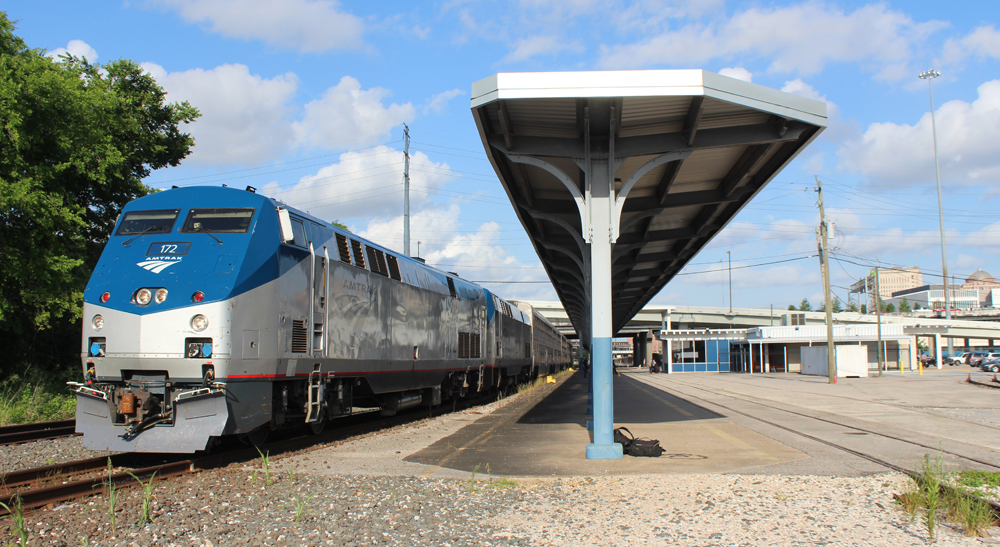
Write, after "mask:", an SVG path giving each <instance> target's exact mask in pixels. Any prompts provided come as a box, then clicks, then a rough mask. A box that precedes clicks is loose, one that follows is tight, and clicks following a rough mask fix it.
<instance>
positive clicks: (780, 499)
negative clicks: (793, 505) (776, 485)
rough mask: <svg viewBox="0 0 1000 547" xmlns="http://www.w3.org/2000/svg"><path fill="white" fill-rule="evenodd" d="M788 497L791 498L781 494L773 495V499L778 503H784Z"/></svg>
mask: <svg viewBox="0 0 1000 547" xmlns="http://www.w3.org/2000/svg"><path fill="white" fill-rule="evenodd" d="M790 497H791V496H789V495H788V494H782V493H781V492H775V493H774V499H776V500H778V501H786V500H788V498H790Z"/></svg>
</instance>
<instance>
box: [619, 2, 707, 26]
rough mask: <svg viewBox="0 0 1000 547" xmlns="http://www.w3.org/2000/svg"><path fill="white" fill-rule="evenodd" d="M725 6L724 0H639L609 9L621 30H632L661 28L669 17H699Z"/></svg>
mask: <svg viewBox="0 0 1000 547" xmlns="http://www.w3.org/2000/svg"><path fill="white" fill-rule="evenodd" d="M602 5H606V4H602ZM724 8H725V1H724V0H638V1H634V2H629V3H627V4H626V5H622V6H620V7H619V6H616V7H615V8H614V9H610V10H608V11H610V12H611V13H612V15H611V17H612V18H613V20H614V22H615V25H616V26H617V27H618V29H619V30H622V31H631V30H648V29H657V30H659V29H662V25H663V24H664V22H665V21H667V20H668V19H679V18H683V17H691V18H698V17H701V16H704V15H706V14H709V13H712V12H717V11H720V10H722V9H724Z"/></svg>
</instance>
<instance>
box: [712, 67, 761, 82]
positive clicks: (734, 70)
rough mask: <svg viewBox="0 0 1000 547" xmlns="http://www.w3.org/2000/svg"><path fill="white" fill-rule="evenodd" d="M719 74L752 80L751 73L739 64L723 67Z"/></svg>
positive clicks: (747, 80)
mask: <svg viewBox="0 0 1000 547" xmlns="http://www.w3.org/2000/svg"><path fill="white" fill-rule="evenodd" d="M719 74H721V75H722V76H728V77H730V78H736V79H737V80H743V81H744V82H753V73H752V72H750V71H749V70H747V69H745V68H743V67H741V66H736V67H731V68H724V69H722V70H720V71H719Z"/></svg>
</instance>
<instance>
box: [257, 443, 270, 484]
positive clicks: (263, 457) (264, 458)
mask: <svg viewBox="0 0 1000 547" xmlns="http://www.w3.org/2000/svg"><path fill="white" fill-rule="evenodd" d="M254 448H257V447H254ZM257 453H258V454H260V461H261V463H263V464H264V486H271V451H270V450H268V451H267V452H261V451H260V449H259V448H257Z"/></svg>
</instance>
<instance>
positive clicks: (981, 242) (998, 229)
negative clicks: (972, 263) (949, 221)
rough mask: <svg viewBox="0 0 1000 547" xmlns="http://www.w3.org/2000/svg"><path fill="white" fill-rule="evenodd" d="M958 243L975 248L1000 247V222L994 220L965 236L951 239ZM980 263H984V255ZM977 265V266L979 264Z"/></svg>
mask: <svg viewBox="0 0 1000 547" xmlns="http://www.w3.org/2000/svg"><path fill="white" fill-rule="evenodd" d="M950 241H952V242H954V244H956V245H961V246H967V247H972V248H974V249H983V248H992V249H994V250H995V249H996V248H997V247H1000V222H994V223H993V224H990V225H988V226H984V227H983V228H980V229H979V230H976V231H975V232H970V233H968V234H966V235H965V236H964V237H961V238H956V239H951V240H950ZM979 261H980V262H979V265H982V257H980V258H979ZM979 265H977V267H978V266H979Z"/></svg>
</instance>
